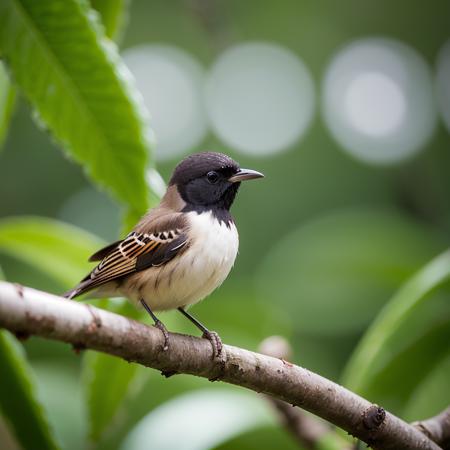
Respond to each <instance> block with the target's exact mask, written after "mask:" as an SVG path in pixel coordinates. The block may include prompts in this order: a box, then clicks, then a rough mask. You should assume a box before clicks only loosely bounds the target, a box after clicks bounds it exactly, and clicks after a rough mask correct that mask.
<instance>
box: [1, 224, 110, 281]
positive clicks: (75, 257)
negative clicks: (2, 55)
mask: <svg viewBox="0 0 450 450" xmlns="http://www.w3.org/2000/svg"><path fill="white" fill-rule="evenodd" d="M103 245H105V243H104V242H103V241H102V240H101V239H99V238H97V237H95V236H93V235H91V234H90V233H87V232H86V231H83V230H81V229H80V228H77V227H74V226H72V225H68V224H65V223H62V222H58V221H56V220H53V219H45V218H39V217H31V216H30V217H27V216H23V217H13V218H8V219H2V220H0V252H4V253H7V254H9V255H11V256H13V257H14V258H17V259H19V260H21V261H24V262H26V263H28V264H31V265H33V266H35V267H36V268H38V269H39V270H41V271H42V272H44V273H46V274H48V275H50V276H51V277H53V278H54V279H55V280H56V281H58V282H59V283H61V284H62V285H63V286H64V287H66V288H70V287H72V286H73V285H74V284H75V283H77V282H78V281H80V279H81V278H82V277H84V276H85V275H86V273H87V272H88V270H89V265H88V263H87V259H88V258H89V256H90V255H91V254H92V253H94V252H95V251H96V250H98V249H99V248H101V247H102V246H103Z"/></svg>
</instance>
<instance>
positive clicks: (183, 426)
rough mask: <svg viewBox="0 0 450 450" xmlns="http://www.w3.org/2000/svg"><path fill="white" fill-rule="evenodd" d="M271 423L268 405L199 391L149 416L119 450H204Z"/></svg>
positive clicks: (224, 392)
mask: <svg viewBox="0 0 450 450" xmlns="http://www.w3.org/2000/svg"><path fill="white" fill-rule="evenodd" d="M273 421H274V418H273V414H272V412H271V410H270V407H269V404H268V403H266V402H265V401H264V400H263V399H261V398H258V397H256V396H254V395H252V394H250V393H248V392H244V391H242V390H241V391H238V390H236V389H229V388H228V389H202V390H197V391H193V392H189V393H188V394H184V395H181V396H178V397H176V398H174V399H173V400H170V401H168V402H166V403H165V404H163V405H161V406H159V407H158V408H156V409H155V410H153V411H152V412H150V413H149V414H148V415H147V416H146V417H144V418H143V419H142V420H141V421H140V422H139V423H138V424H137V425H136V427H135V428H134V429H133V430H131V432H130V434H129V435H128V437H127V438H126V440H125V441H124V442H123V443H122V445H121V447H120V448H121V449H127V450H137V449H142V448H146V446H147V445H148V442H151V445H152V448H155V449H156V448H157V449H159V450H164V449H167V450H169V449H174V448H181V447H182V448H184V449H191V450H207V449H210V448H215V447H217V446H218V445H219V444H221V443H222V442H225V441H227V440H229V439H231V438H232V437H234V436H237V435H239V434H242V433H244V432H246V431H248V430H251V429H255V428H258V427H261V426H264V425H268V424H273ZM174 424H176V432H174ZM180 436H182V445H181V444H180ZM180 445H181V447H180Z"/></svg>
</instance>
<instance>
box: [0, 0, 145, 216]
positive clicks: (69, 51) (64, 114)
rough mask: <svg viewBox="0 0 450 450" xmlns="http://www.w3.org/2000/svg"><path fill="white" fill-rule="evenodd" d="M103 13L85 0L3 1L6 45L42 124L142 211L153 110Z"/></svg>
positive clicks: (0, 14)
mask: <svg viewBox="0 0 450 450" xmlns="http://www.w3.org/2000/svg"><path fill="white" fill-rule="evenodd" d="M97 18H98V15H97V14H92V10H90V9H89V5H88V3H86V2H85V1H81V0H79V1H77V0H66V1H64V2H61V1H59V0H47V1H44V2H40V1H38V2H37V1H34V0H2V1H1V2H0V51H1V53H2V55H3V56H4V57H5V60H6V61H7V64H8V66H9V69H10V72H11V74H12V76H13V78H14V80H15V82H16V83H17V85H18V86H19V87H20V88H21V89H22V91H23V92H24V94H25V96H26V97H27V98H28V99H29V101H30V102H31V104H32V105H33V106H34V107H35V108H36V111H37V113H38V116H39V123H42V124H43V126H45V127H48V128H49V129H50V131H51V132H52V133H53V135H54V136H55V137H56V138H57V139H58V140H59V141H61V142H62V144H63V147H64V149H65V150H66V151H67V152H68V153H69V154H70V155H71V156H72V157H73V158H74V159H76V160H77V161H78V162H80V163H82V164H83V166H84V167H85V168H86V170H87V172H88V174H89V175H90V176H91V177H92V178H93V179H94V180H95V181H97V182H98V183H99V184H100V185H102V186H105V187H107V188H108V189H110V190H111V191H112V192H113V193H114V194H115V196H116V197H117V198H118V199H120V200H122V201H123V202H125V203H126V204H128V205H130V206H131V207H132V208H133V209H134V210H136V211H140V212H143V211H144V210H145V209H146V207H147V197H148V193H147V185H146V182H145V176H144V171H145V167H146V162H147V153H148V150H149V139H148V138H149V137H150V136H151V133H150V132H149V129H148V127H147V126H146V124H145V120H146V119H145V118H146V116H147V113H146V111H145V108H144V106H143V102H142V100H141V97H140V96H139V94H138V93H137V91H136V90H135V89H134V87H133V83H132V82H130V75H129V72H128V70H127V68H126V66H125V65H124V64H123V63H122V61H121V59H120V57H119V55H118V53H117V50H116V47H115V45H114V44H113V43H112V42H111V41H109V40H108V39H107V38H106V37H105V36H104V35H103V27H102V26H99V25H100V24H99V23H98V22H97V20H96V19H97Z"/></svg>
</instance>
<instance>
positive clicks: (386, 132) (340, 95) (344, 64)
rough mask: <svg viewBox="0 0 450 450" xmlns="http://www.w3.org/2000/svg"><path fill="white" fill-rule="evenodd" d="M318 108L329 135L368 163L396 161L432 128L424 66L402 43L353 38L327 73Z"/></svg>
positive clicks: (433, 121)
mask: <svg viewBox="0 0 450 450" xmlns="http://www.w3.org/2000/svg"><path fill="white" fill-rule="evenodd" d="M323 111H324V116H325V120H326V123H327V125H328V127H329V129H330V131H331V133H332V134H333V136H334V138H335V139H336V140H337V141H338V142H339V144H340V145H341V146H342V147H343V149H344V150H346V151H347V152H348V153H350V154H352V155H353V156H355V157H357V158H358V159H360V160H363V161H365V162H368V163H373V164H393V163H397V162H399V161H401V160H403V159H405V158H407V157H409V156H411V155H413V154H414V153H416V152H417V151H419V150H420V149H421V148H422V147H423V146H424V144H425V143H426V142H427V141H428V140H429V138H430V137H431V134H432V133H433V131H434V128H435V125H436V106H435V102H434V96H433V88H432V81H431V74H430V71H429V68H428V66H427V65H426V63H425V61H424V60H423V58H422V57H421V56H420V55H419V54H418V53H417V52H416V51H415V50H413V49H412V48H410V47H408V46H407V45H405V44H403V43H401V42H397V41H394V40H390V39H384V38H370V39H364V40H360V41H357V42H354V43H352V44H350V45H348V46H347V47H345V48H344V49H343V50H342V51H340V52H339V53H338V54H337V55H336V56H335V57H334V58H333V60H332V61H331V63H330V65H329V67H328V69H327V71H326V74H325V78H324V82H323Z"/></svg>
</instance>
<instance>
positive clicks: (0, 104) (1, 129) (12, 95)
mask: <svg viewBox="0 0 450 450" xmlns="http://www.w3.org/2000/svg"><path fill="white" fill-rule="evenodd" d="M15 100H16V90H15V89H14V87H13V86H12V85H11V83H10V81H9V77H8V74H7V73H6V71H5V66H4V65H3V63H2V62H1V61H0V149H1V147H2V144H3V141H4V139H5V137H6V134H7V131H8V125H9V121H10V119H11V115H12V112H13V109H14V105H15Z"/></svg>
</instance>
